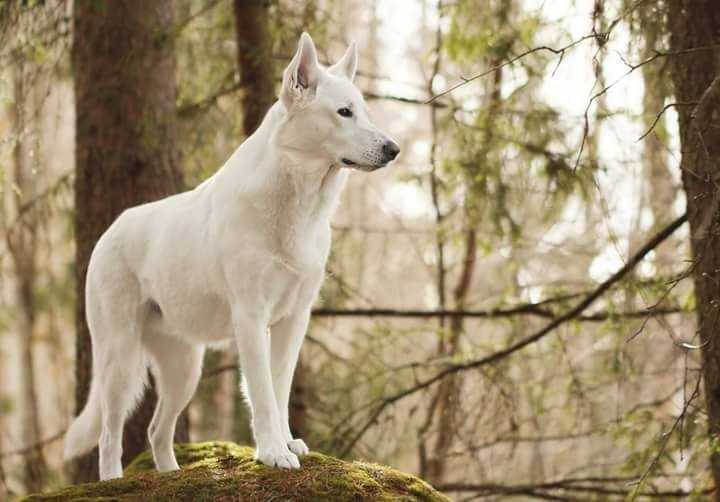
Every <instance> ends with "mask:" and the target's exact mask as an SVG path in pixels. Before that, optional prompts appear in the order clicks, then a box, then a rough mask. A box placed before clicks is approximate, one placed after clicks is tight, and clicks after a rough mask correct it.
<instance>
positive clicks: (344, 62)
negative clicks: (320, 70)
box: [328, 42, 358, 81]
mask: <svg viewBox="0 0 720 502" xmlns="http://www.w3.org/2000/svg"><path fill="white" fill-rule="evenodd" d="M357 60H358V55H357V46H356V45H355V42H353V43H351V44H350V47H348V48H347V50H346V51H345V54H344V55H343V57H341V58H340V59H339V60H338V62H337V63H335V64H334V65H332V66H331V67H330V68H328V72H330V73H332V74H333V75H340V76H343V77H347V79H348V80H350V81H352V80H353V79H354V78H355V71H356V70H357Z"/></svg>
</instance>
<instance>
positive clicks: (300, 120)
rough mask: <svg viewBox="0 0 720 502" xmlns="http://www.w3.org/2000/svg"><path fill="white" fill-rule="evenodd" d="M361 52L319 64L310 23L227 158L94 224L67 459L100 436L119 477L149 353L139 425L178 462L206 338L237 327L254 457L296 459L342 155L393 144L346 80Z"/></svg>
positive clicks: (104, 471)
mask: <svg viewBox="0 0 720 502" xmlns="http://www.w3.org/2000/svg"><path fill="white" fill-rule="evenodd" d="M356 66H357V51H356V49H355V45H354V44H353V45H351V46H350V47H349V48H348V50H347V52H346V53H345V55H344V56H343V57H342V59H340V61H338V62H337V63H336V64H335V65H334V66H332V67H330V68H328V69H325V68H323V67H321V66H320V65H319V64H318V59H317V54H316V51H315V46H314V44H313V42H312V39H311V38H310V37H309V36H308V35H307V34H306V33H303V35H302V37H301V38H300V44H299V48H298V50H297V53H296V54H295V56H294V57H293V59H292V61H291V62H290V64H289V66H288V67H287V69H286V70H285V72H284V74H283V82H282V92H281V96H280V100H279V101H278V102H277V103H275V104H274V105H273V106H272V108H271V109H270V111H269V112H268V114H267V115H266V116H265V119H264V120H263V122H262V124H261V125H260V127H259V129H258V130H257V131H256V132H255V133H254V134H253V135H252V136H250V137H249V138H248V139H247V140H246V141H245V142H244V143H243V144H242V145H240V147H239V148H238V149H237V150H236V151H235V153H234V154H233V155H232V157H230V159H229V160H228V161H227V162H226V163H225V165H224V166H223V167H222V168H221V169H220V170H219V171H218V172H217V173H215V174H214V175H213V176H212V177H211V178H209V179H208V180H206V181H205V182H204V183H202V184H201V185H199V186H198V187H197V188H195V189H194V190H191V191H189V192H185V193H181V194H178V195H174V196H172V197H168V198H166V199H163V200H160V201H157V202H153V203H150V204H145V205H142V206H138V207H135V208H132V209H129V210H127V211H125V212H124V213H123V214H122V215H121V216H120V217H119V218H118V219H117V220H116V221H115V222H114V223H113V224H112V225H111V226H110V228H109V229H108V230H107V231H106V232H105V234H103V236H102V237H101V238H100V240H99V241H98V243H97V245H96V246H95V250H94V251H93V254H92V257H91V259H90V264H89V268H88V274H87V287H86V292H85V301H86V304H87V322H88V325H89V327H90V332H91V335H92V347H93V372H94V377H93V381H92V385H91V389H90V395H89V398H88V402H87V404H86V406H85V409H84V410H83V411H82V413H81V414H80V416H78V417H77V419H76V420H75V422H73V424H72V426H71V427H70V430H69V431H68V434H67V437H66V439H65V457H66V458H72V457H74V456H77V455H80V454H82V453H85V452H87V451H88V450H90V449H91V448H92V447H93V446H95V444H98V442H99V450H100V478H101V479H111V478H118V477H121V476H122V464H121V460H120V458H121V454H122V446H121V444H122V433H123V423H124V421H125V419H126V418H127V416H128V415H129V413H130V412H131V411H132V409H133V407H134V405H135V403H136V402H137V400H138V399H139V397H140V396H141V395H142V392H143V389H144V385H145V375H146V373H147V370H146V368H147V366H148V365H149V366H150V369H151V371H152V372H153V375H154V377H155V379H156V382H157V391H158V396H159V400H158V405H157V409H156V410H155V414H154V416H153V419H152V422H151V424H150V428H149V430H148V436H149V440H150V445H151V446H152V452H153V457H154V459H155V465H156V467H157V469H158V470H159V471H170V470H174V469H178V464H177V461H176V460H175V455H174V453H173V436H174V432H175V422H176V420H177V417H178V415H179V414H180V412H181V411H182V410H183V409H184V408H185V407H186V406H187V404H188V402H189V401H190V398H191V397H192V395H193V393H194V392H195V389H196V387H197V384H198V380H199V378H200V373H201V367H202V359H203V353H204V350H205V346H206V345H207V344H212V343H215V342H220V341H223V340H228V339H230V340H234V341H235V343H236V344H237V348H238V352H239V362H240V368H241V369H242V372H243V375H244V379H245V382H244V383H245V385H244V387H245V392H246V395H247V397H248V401H249V403H250V408H251V410H252V425H253V430H254V435H255V443H256V448H257V450H256V458H257V459H258V460H259V461H261V462H262V463H264V464H267V465H270V466H277V467H281V468H285V469H294V468H298V467H299V466H300V463H299V461H298V455H304V454H306V453H307V452H308V448H307V446H306V445H305V443H304V442H303V440H302V439H297V438H293V437H292V435H291V433H290V428H289V426H288V400H289V394H290V384H291V382H292V375H293V372H294V370H295V364H296V362H297V358H298V354H299V351H300V345H301V343H302V340H303V338H304V336H305V331H306V330H307V327H308V321H309V318H310V308H311V306H312V303H313V301H314V300H315V297H316V296H317V293H318V290H319V288H320V285H321V283H322V281H323V275H324V269H325V263H326V261H327V257H328V252H329V249H330V218H331V216H332V214H333V211H334V209H335V207H336V205H337V203H338V199H339V195H340V191H341V190H342V187H343V185H344V183H345V179H346V177H347V170H346V169H342V167H341V166H343V165H345V166H351V167H353V168H355V169H359V170H362V171H372V170H375V169H377V168H380V167H383V166H385V165H386V164H388V163H389V162H390V161H392V160H393V159H394V158H395V157H396V156H397V154H398V153H399V148H398V146H397V144H396V143H395V142H393V141H392V140H391V139H390V138H388V136H387V135H385V134H383V133H382V132H380V131H379V130H378V129H377V128H376V127H375V126H374V125H373V124H372V123H371V122H370V119H369V118H368V113H367V108H366V106H365V104H364V101H363V98H362V95H361V94H360V92H359V91H358V89H357V88H356V87H355V86H354V85H353V84H352V80H353V77H354V75H355V69H356ZM268 330H270V333H271V334H270V335H268Z"/></svg>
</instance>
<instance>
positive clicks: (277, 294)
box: [263, 257, 322, 325]
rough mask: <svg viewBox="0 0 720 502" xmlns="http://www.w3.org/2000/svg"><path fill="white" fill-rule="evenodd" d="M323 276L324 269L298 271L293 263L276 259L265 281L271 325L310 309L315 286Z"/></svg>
mask: <svg viewBox="0 0 720 502" xmlns="http://www.w3.org/2000/svg"><path fill="white" fill-rule="evenodd" d="M321 274H322V269H313V270H311V271H303V270H298V269H296V268H295V267H294V266H293V264H292V263H288V262H286V261H284V260H282V259H281V258H280V257H276V258H275V259H274V260H273V263H272V264H271V265H270V267H269V269H268V272H267V274H266V277H265V278H264V281H263V282H264V284H265V285H266V288H267V289H266V298H267V300H268V307H269V312H268V314H269V319H270V324H271V325H272V324H274V323H276V322H277V321H279V320H280V319H282V318H284V317H286V316H288V315H289V314H291V313H292V312H296V311H298V310H300V309H304V308H308V307H309V306H310V303H311V302H312V298H313V297H314V293H315V291H313V289H312V288H313V285H314V284H315V283H316V282H317V281H316V278H317V277H318V276H319V275H321Z"/></svg>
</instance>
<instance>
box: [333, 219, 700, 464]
mask: <svg viewBox="0 0 720 502" xmlns="http://www.w3.org/2000/svg"><path fill="white" fill-rule="evenodd" d="M686 221H687V214H683V215H682V216H680V217H679V218H677V219H676V220H675V221H673V222H672V223H670V225H668V226H667V227H665V228H664V229H662V230H661V231H660V232H658V233H657V234H655V235H654V236H653V237H652V238H651V239H650V240H649V241H648V242H647V243H646V244H645V245H644V246H643V247H641V248H640V249H639V250H638V251H637V252H636V253H635V254H634V255H633V256H631V257H630V259H629V260H628V261H627V263H626V264H625V265H623V266H622V267H621V268H620V269H619V270H618V271H616V272H615V273H614V274H613V275H612V276H610V278H609V279H607V280H606V281H604V282H603V283H601V284H600V285H599V286H598V287H597V288H595V289H594V290H593V291H592V292H591V293H590V294H589V295H587V296H586V297H585V298H584V299H583V300H582V301H581V302H579V303H578V304H577V305H576V306H575V307H573V308H572V309H570V310H568V311H567V312H566V313H565V314H563V315H561V316H559V317H556V318H555V319H553V320H552V321H551V322H549V323H548V324H547V325H545V326H544V327H543V328H542V329H540V330H539V331H537V332H536V333H534V334H532V335H530V336H527V337H525V338H523V339H521V340H519V341H517V342H515V343H514V344H512V345H510V346H509V347H507V348H505V349H502V350H499V351H497V352H494V353H492V354H490V355H487V356H485V357H481V358H479V359H472V360H470V361H466V362H464V363H455V364H450V365H448V366H447V367H446V368H445V369H444V370H442V371H439V372H438V373H436V374H435V375H433V376H432V377H430V378H427V379H425V380H422V381H420V382H418V383H416V384H415V385H413V386H412V387H409V388H407V389H405V390H403V391H400V392H398V393H396V394H393V395H391V396H388V397H385V398H383V399H382V400H381V401H380V402H379V404H378V405H377V406H376V407H375V409H374V410H373V412H372V413H371V414H370V418H369V419H368V420H367V421H366V422H365V423H364V425H363V426H362V427H361V428H360V430H359V431H358V432H357V433H356V434H355V435H354V436H353V437H352V438H351V439H350V441H349V442H348V443H347V445H346V446H345V448H344V449H343V450H342V452H341V457H344V456H346V455H347V454H348V453H350V451H351V450H352V448H353V447H354V446H355V444H356V443H357V442H358V441H359V440H360V438H361V437H362V436H363V435H364V434H365V432H367V430H368V429H369V428H370V427H371V426H372V425H373V424H374V423H375V421H376V420H377V419H378V417H379V416H380V414H381V413H382V412H383V411H384V410H385V409H386V408H387V407H388V406H390V405H392V404H394V403H396V402H398V401H400V400H401V399H403V398H405V397H407V396H409V395H411V394H414V393H416V392H418V391H420V390H423V389H426V388H428V387H430V386H431V385H433V384H434V383H436V382H439V381H440V380H442V379H444V378H446V377H448V376H449V375H453V374H455V373H459V372H462V371H466V370H470V369H475V368H479V367H481V366H486V365H488V364H491V363H495V362H497V361H500V360H502V359H504V358H506V357H508V356H510V355H511V354H513V353H515V352H517V351H519V350H521V349H523V348H525V347H527V346H528V345H531V344H533V343H536V342H538V341H539V340H541V339H542V338H544V337H545V336H547V335H548V334H549V333H551V332H553V331H554V330H555V329H556V328H558V327H559V326H561V325H562V324H564V323H566V322H568V321H570V320H572V319H575V318H576V317H577V316H579V315H580V314H582V313H583V312H584V311H585V309H587V308H588V307H589V306H590V305H592V304H593V302H595V300H597V299H598V298H599V297H600V296H602V295H603V294H604V293H605V292H606V291H608V290H609V289H610V288H611V287H612V286H613V285H614V284H615V283H617V282H618V281H619V280H620V279H622V278H623V277H625V275H627V274H628V273H629V272H630V271H631V270H633V269H634V268H635V267H636V266H637V264H638V263H640V262H641V261H642V260H643V259H644V258H645V256H647V255H648V253H650V252H651V251H652V250H653V249H655V248H656V247H658V246H659V245H660V244H661V243H662V242H664V241H665V240H666V239H667V238H668V237H670V236H671V235H672V234H673V233H674V232H675V231H676V230H677V229H678V228H680V227H681V226H682V225H683V224H684V223H685V222H686Z"/></svg>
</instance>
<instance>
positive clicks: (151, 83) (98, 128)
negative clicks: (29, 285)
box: [72, 0, 187, 482]
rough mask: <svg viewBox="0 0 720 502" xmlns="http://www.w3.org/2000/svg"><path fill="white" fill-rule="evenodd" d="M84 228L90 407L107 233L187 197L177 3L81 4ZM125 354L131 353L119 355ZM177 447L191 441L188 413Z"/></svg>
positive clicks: (93, 473) (79, 142)
mask: <svg viewBox="0 0 720 502" xmlns="http://www.w3.org/2000/svg"><path fill="white" fill-rule="evenodd" d="M74 10H75V12H74V22H75V32H74V42H73V50H72V59H73V66H74V69H75V97H76V112H77V117H76V135H77V136H76V159H77V166H76V169H77V171H76V176H75V231H76V236H75V238H76V243H77V250H76V260H77V267H76V274H77V311H76V314H77V318H76V323H77V341H76V357H77V361H76V380H77V387H76V392H75V398H76V405H77V410H78V412H79V411H80V410H81V409H82V407H83V405H84V403H85V401H86V399H87V394H88V390H89V384H90V377H91V346H90V334H89V331H88V328H87V325H86V323H85V301H84V297H85V275H86V272H87V266H88V260H89V258H90V254H91V252H92V250H93V247H94V246H95V243H96V242H97V240H98V238H99V237H100V235H101V234H102V233H103V232H104V231H105V229H107V227H108V226H109V225H110V224H111V223H112V222H113V221H114V220H115V218H117V216H119V215H120V213H122V212H123V210H125V209H126V208H128V207H131V206H135V205H138V204H141V203H144V202H148V201H151V200H156V199H160V198H162V197H165V196H167V195H170V194H172V193H175V192H177V191H178V190H179V189H180V188H181V185H182V176H181V171H180V168H179V166H178V164H177V155H176V153H175V145H174V141H175V124H174V118H175V114H176V111H175V100H176V85H175V60H174V53H173V37H172V27H173V2H171V1H169V0H162V1H157V2H144V1H141V0H117V1H115V0H114V1H112V2H110V1H106V2H96V1H89V0H76V2H75V6H74ZM118 356H119V357H121V356H122V355H121V354H119V355H118ZM155 401H156V396H155V393H154V392H152V391H149V392H147V395H146V396H145V399H144V400H143V402H142V403H141V405H140V406H139V408H138V410H137V412H136V413H135V414H134V415H133V416H132V417H131V419H130V420H129V421H128V423H127V424H126V426H125V435H124V441H123V461H124V462H127V460H128V459H131V458H133V457H134V456H135V455H137V454H138V453H140V452H141V451H144V450H145V449H146V430H147V426H148V424H149V422H150V418H151V416H152V412H153V408H154V405H155ZM175 437H176V440H180V441H181V440H187V417H186V415H185V414H183V416H181V419H180V421H179V423H178V428H177V429H176V433H175ZM74 478H75V481H76V482H80V481H88V480H91V479H96V478H97V451H95V453H93V454H90V455H88V456H86V457H84V458H83V459H81V460H79V461H78V465H77V469H76V472H75V476H74Z"/></svg>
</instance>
